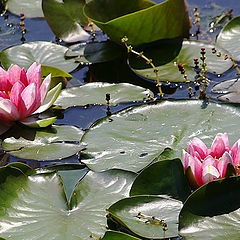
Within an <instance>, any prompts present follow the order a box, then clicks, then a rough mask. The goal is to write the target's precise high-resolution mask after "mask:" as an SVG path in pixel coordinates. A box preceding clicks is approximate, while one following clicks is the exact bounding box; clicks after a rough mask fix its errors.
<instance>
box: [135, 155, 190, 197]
mask: <svg viewBox="0 0 240 240" xmlns="http://www.w3.org/2000/svg"><path fill="white" fill-rule="evenodd" d="M190 193H191V191H190V188H189V186H188V183H187V180H186V177H185V175H184V171H183V166H182V163H181V161H180V160H179V159H173V160H165V161H161V162H157V163H154V164H152V165H150V166H149V167H148V168H146V169H144V170H143V171H142V172H141V173H140V174H139V175H138V176H137V178H136V180H135V181H134V183H133V185H132V188H131V192H130V195H131V196H136V195H168V196H171V197H173V198H176V199H179V200H181V201H185V200H186V198H187V197H188V196H189V195H190Z"/></svg>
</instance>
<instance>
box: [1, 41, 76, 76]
mask: <svg viewBox="0 0 240 240" xmlns="http://www.w3.org/2000/svg"><path fill="white" fill-rule="evenodd" d="M67 49H68V48H67V47H64V46H61V45H58V44H54V43H50V42H44V41H37V42H29V43H24V44H21V45H15V46H12V47H9V48H6V49H5V50H3V51H1V52H0V62H1V64H2V66H3V67H4V68H5V69H8V68H9V67H10V66H11V64H17V65H19V66H20V67H25V69H28V68H29V67H30V66H31V64H32V63H33V62H37V63H39V64H43V65H49V66H53V67H57V68H60V69H62V70H63V71H65V72H71V71H73V70H74V69H75V68H77V66H78V65H79V63H75V62H74V60H71V59H70V60H65V58H64V53H65V52H66V51H67Z"/></svg>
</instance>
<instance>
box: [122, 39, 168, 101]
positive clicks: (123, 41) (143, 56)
mask: <svg viewBox="0 0 240 240" xmlns="http://www.w3.org/2000/svg"><path fill="white" fill-rule="evenodd" d="M127 41H128V38H127V37H123V38H122V43H124V45H125V46H126V48H127V50H128V52H129V53H130V52H131V53H133V54H136V55H137V56H139V57H141V58H142V59H144V60H145V61H146V63H147V64H149V65H150V66H151V67H152V68H153V71H154V73H155V74H156V82H157V84H156V87H157V88H158V91H159V94H160V97H163V95H164V94H163V92H162V88H161V86H162V84H161V83H160V80H159V76H158V71H159V69H158V68H157V67H155V65H154V64H153V63H152V59H149V58H147V57H146V56H145V55H143V52H140V53H139V52H137V51H135V50H133V47H132V46H131V45H127Z"/></svg>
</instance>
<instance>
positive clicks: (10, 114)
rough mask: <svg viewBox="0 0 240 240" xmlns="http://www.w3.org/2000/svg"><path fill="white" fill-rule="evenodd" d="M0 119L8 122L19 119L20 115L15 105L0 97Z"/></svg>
mask: <svg viewBox="0 0 240 240" xmlns="http://www.w3.org/2000/svg"><path fill="white" fill-rule="evenodd" d="M0 119H1V120H3V121H6V122H9V121H15V120H18V119H19V113H18V111H17V108H16V106H15V104H14V103H12V102H11V101H10V100H9V99H4V98H1V97H0Z"/></svg>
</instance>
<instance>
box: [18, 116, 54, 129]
mask: <svg viewBox="0 0 240 240" xmlns="http://www.w3.org/2000/svg"><path fill="white" fill-rule="evenodd" d="M56 120H57V117H51V118H45V119H38V118H34V117H28V118H25V119H24V120H22V121H20V122H21V123H22V124H24V125H26V126H28V127H31V128H44V127H48V126H49V125H51V124H53V123H54V122H55V121H56Z"/></svg>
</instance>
